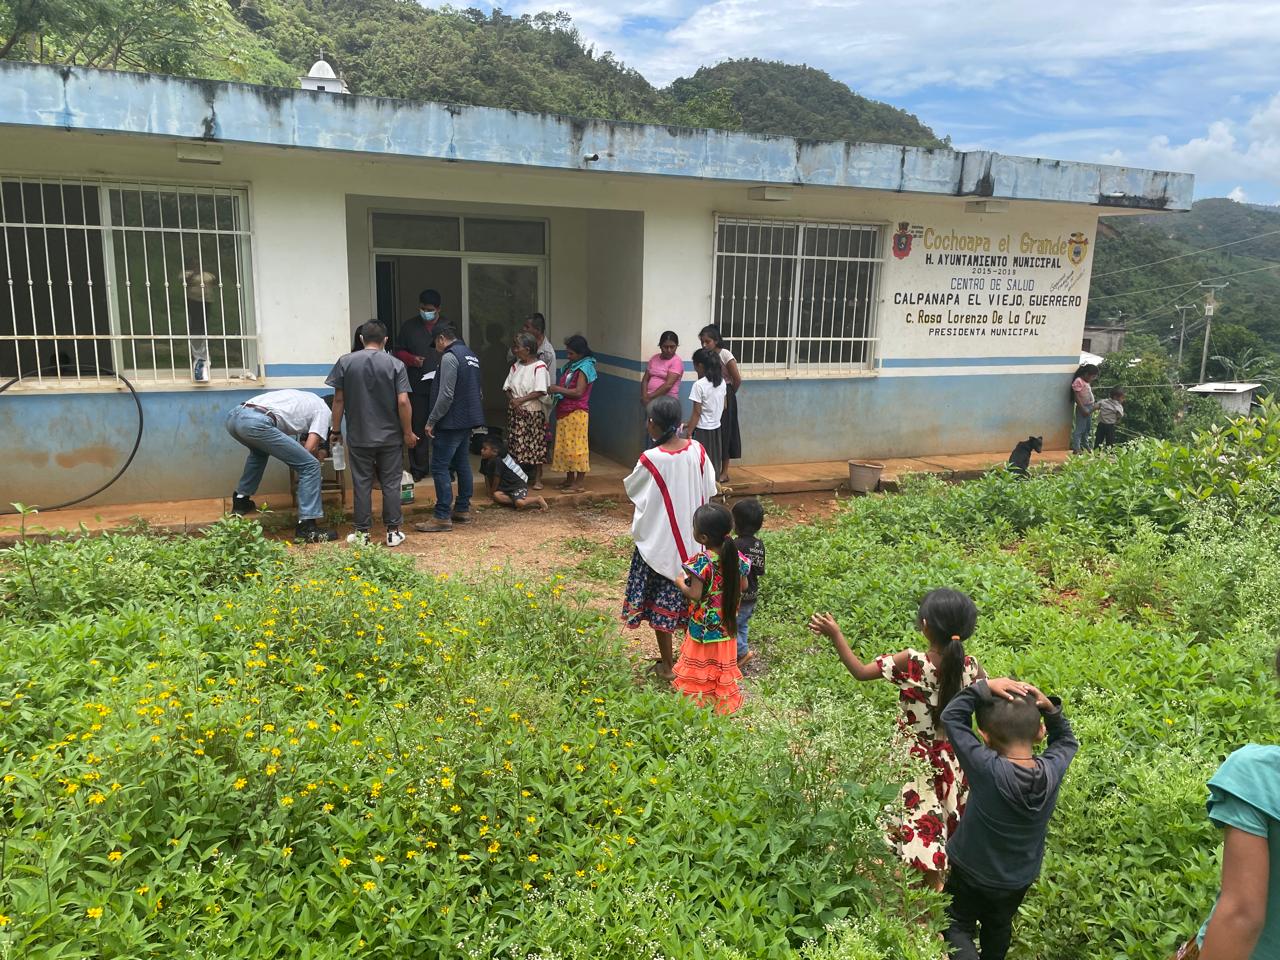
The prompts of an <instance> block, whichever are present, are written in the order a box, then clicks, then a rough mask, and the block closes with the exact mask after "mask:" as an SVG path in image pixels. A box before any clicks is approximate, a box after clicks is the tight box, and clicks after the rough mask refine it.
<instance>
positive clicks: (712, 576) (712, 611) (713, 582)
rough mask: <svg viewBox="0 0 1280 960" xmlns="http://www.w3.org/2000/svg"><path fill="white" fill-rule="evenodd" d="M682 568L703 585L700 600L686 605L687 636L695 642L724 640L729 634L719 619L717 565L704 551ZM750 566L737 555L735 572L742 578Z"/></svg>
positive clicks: (721, 592)
mask: <svg viewBox="0 0 1280 960" xmlns="http://www.w3.org/2000/svg"><path fill="white" fill-rule="evenodd" d="M684 568H685V570H687V571H688V572H689V573H690V574H691V575H692V576H695V577H697V578H698V579H699V580H701V581H702V584H703V586H702V599H701V600H699V601H698V602H697V603H691V604H689V636H690V637H692V638H693V639H694V640H697V641H698V642H699V643H719V642H720V641H721V640H727V639H728V638H729V635H728V634H727V633H726V632H725V629H724V625H723V624H722V623H721V620H720V611H721V610H722V609H723V607H722V604H723V596H724V577H723V576H721V575H720V564H719V563H718V562H716V561H715V560H713V559H712V558H711V557H710V556H709V555H708V554H706V553H705V552H704V553H700V554H698V555H697V556H696V557H694V558H693V559H692V560H690V561H689V562H688V563H686V564H685V565H684ZM750 569H751V561H749V560H748V559H747V558H746V557H744V556H743V555H742V554H738V575H739V576H742V577H745V576H746V575H747V573H748V571H749V570H750Z"/></svg>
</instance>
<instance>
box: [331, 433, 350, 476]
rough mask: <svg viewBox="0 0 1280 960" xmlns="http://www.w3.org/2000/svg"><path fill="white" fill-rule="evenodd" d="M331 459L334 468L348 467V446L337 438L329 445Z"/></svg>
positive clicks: (343, 468)
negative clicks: (344, 445)
mask: <svg viewBox="0 0 1280 960" xmlns="http://www.w3.org/2000/svg"><path fill="white" fill-rule="evenodd" d="M329 459H330V461H332V463H333V469H335V470H345V469H347V451H346V448H345V447H343V445H342V441H340V440H335V441H334V442H333V443H331V444H330V445H329Z"/></svg>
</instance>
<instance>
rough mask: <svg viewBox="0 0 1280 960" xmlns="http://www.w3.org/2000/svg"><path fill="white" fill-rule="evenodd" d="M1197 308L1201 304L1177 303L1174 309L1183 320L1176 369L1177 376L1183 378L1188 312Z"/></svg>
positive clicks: (1179, 335)
mask: <svg viewBox="0 0 1280 960" xmlns="http://www.w3.org/2000/svg"><path fill="white" fill-rule="evenodd" d="M1197 306H1199V304H1196V303H1177V304H1174V307H1173V309H1175V310H1177V311H1178V316H1179V317H1181V318H1182V331H1181V332H1180V333H1179V334H1178V366H1177V367H1175V368H1174V369H1176V370H1177V371H1178V374H1177V375H1178V376H1179V377H1181V376H1182V344H1183V343H1184V342H1185V341H1186V339H1187V311H1188V310H1194V309H1195V308H1196V307H1197Z"/></svg>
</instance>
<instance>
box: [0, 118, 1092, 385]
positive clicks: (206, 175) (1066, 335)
mask: <svg viewBox="0 0 1280 960" xmlns="http://www.w3.org/2000/svg"><path fill="white" fill-rule="evenodd" d="M5 146H6V150H5V157H4V161H3V164H4V169H5V171H6V172H10V173H21V172H26V173H29V174H31V175H39V176H49V175H55V176H56V175H58V174H63V175H65V176H67V177H69V178H70V177H79V176H86V175H88V176H95V175H96V176H101V177H103V178H106V179H110V178H115V177H120V178H123V179H138V178H144V179H145V178H156V179H161V180H170V181H176V182H181V183H193V184H205V183H216V184H228V185H244V186H248V188H249V191H250V202H251V211H252V222H253V230H254V264H255V270H254V282H255V298H256V311H255V313H256V317H257V323H258V330H259V334H260V338H261V350H260V357H261V360H262V362H263V364H264V365H265V366H267V367H268V368H270V367H272V366H274V365H277V364H289V365H296V364H321V363H328V362H331V360H332V358H333V356H335V355H336V353H338V352H341V351H342V350H343V349H346V347H347V344H348V343H349V342H350V340H349V337H350V330H351V329H352V325H353V321H354V320H356V319H364V318H367V317H368V316H371V315H372V312H371V311H372V310H373V307H374V303H373V291H372V285H371V269H370V258H369V238H368V232H367V226H366V222H365V217H366V214H367V209H368V207H369V206H388V205H391V206H399V205H401V204H402V205H403V206H404V208H405V209H418V210H423V211H429V210H436V211H441V212H451V211H452V212H469V211H470V212H484V213H487V214H496V215H501V214H503V213H509V214H518V215H521V216H546V217H547V218H548V219H549V221H550V226H551V229H550V238H551V248H550V265H551V273H550V276H549V277H548V294H549V297H550V303H549V307H550V309H549V310H548V311H547V312H548V319H549V320H550V322H551V325H552V333H553V334H554V335H555V337H556V339H557V340H559V339H560V338H561V337H562V336H564V335H565V334H566V333H569V332H575V331H578V330H581V331H582V332H584V333H586V334H587V335H588V337H589V338H592V337H594V338H595V342H593V346H596V345H598V346H599V347H600V349H602V350H604V351H606V352H608V353H611V354H616V355H619V356H627V357H632V358H636V359H639V358H644V357H647V356H648V355H649V353H651V352H652V349H651V348H652V346H653V344H655V343H656V341H657V337H658V334H659V333H660V332H661V331H662V330H664V329H668V328H670V329H674V330H676V332H677V333H679V334H680V338H681V344H682V354H684V355H687V354H688V353H689V352H691V350H690V345H692V344H693V343H694V342H695V340H694V337H695V334H696V332H697V330H698V329H699V328H700V327H702V326H703V325H704V324H706V323H708V322H710V319H711V295H712V279H713V264H714V261H713V256H712V249H713V231H714V223H715V215H716V214H717V213H720V214H727V215H738V216H754V217H777V218H802V219H805V218H808V219H834V220H851V221H857V222H871V223H882V224H884V225H885V256H886V259H885V263H884V266H883V270H882V275H881V284H880V290H881V295H882V298H883V300H882V303H881V306H880V310H879V322H878V334H879V336H880V338H881V345H880V349H879V356H880V358H881V359H882V360H885V361H891V360H894V359H903V358H905V359H913V358H927V357H931V356H935V357H953V356H954V357H982V356H994V355H1022V354H1025V353H1027V352H1032V353H1034V354H1040V355H1046V356H1049V355H1067V354H1070V353H1073V352H1075V351H1077V350H1078V348H1079V342H1080V336H1081V331H1082V329H1083V321H1084V307H1083V305H1081V306H1080V307H1079V308H1077V309H1070V310H1065V311H1055V312H1054V314H1053V317H1052V324H1051V329H1046V330H1045V331H1042V333H1041V335H1040V336H1038V337H1036V338H1034V339H1024V340H1021V341H1013V340H1004V341H1001V342H1000V343H999V344H997V343H996V341H995V340H992V339H987V340H985V341H983V342H981V343H978V342H975V341H973V340H969V339H965V338H954V339H953V338H945V339H943V338H937V339H929V338H926V337H924V336H923V335H922V333H921V331H919V330H917V329H913V328H912V326H911V325H910V324H908V323H907V315H908V314H909V313H910V312H911V311H910V310H908V309H906V308H905V307H898V306H895V305H894V304H893V303H892V302H891V298H892V295H893V293H894V291H895V290H907V291H918V290H932V289H938V290H945V289H946V283H945V281H946V280H947V279H948V278H949V277H950V276H951V275H952V274H953V273H955V274H959V273H965V271H962V270H961V271H950V272H948V271H945V270H938V269H934V268H929V269H926V268H925V267H924V255H925V253H926V251H925V250H924V249H923V244H922V242H921V239H920V238H919V237H917V238H915V240H914V246H913V250H912V253H911V255H910V257H908V258H907V259H905V260H895V259H894V258H893V257H892V256H889V253H888V248H889V242H890V236H891V234H892V233H893V232H894V230H895V229H896V227H895V226H894V225H895V224H897V223H899V222H909V223H911V224H913V225H918V226H932V227H934V228H935V229H937V230H941V231H944V232H945V231H949V230H954V231H956V232H959V233H963V234H986V235H989V236H990V237H991V238H992V239H993V242H996V241H997V240H998V238H999V237H1003V236H1011V237H1013V238H1014V242H1015V244H1016V242H1017V238H1018V237H1019V236H1020V234H1021V233H1023V232H1030V233H1032V234H1035V235H1036V236H1045V237H1048V236H1065V235H1067V234H1069V233H1073V232H1081V233H1083V234H1084V235H1085V237H1086V238H1087V239H1088V241H1089V242H1090V243H1089V246H1092V241H1093V237H1094V232H1095V229H1096V225H1097V211H1096V210H1095V209H1093V208H1090V207H1086V206H1082V205H1065V204H1032V203H1023V204H1012V205H1011V207H1012V209H1011V210H1010V212H1009V213H1005V214H983V215H974V214H968V213H965V203H964V201H963V200H962V199H961V198H938V197H924V196H908V195H896V194H886V193H872V192H859V191H853V190H835V189H831V188H805V189H795V190H794V191H792V199H790V200H787V201H784V202H766V201H754V200H751V199H750V198H749V196H748V189H749V185H747V184H742V185H732V184H730V185H726V184H720V183H708V182H701V181H689V180H677V179H674V178H670V179H668V178H659V177H626V176H608V175H594V174H591V173H589V172H588V173H571V172H561V171H531V170H523V169H512V168H506V167H489V166H484V165H479V164H470V165H466V164H447V163H440V162H433V161H399V160H385V159H378V160H367V159H363V158H360V157H357V156H351V155H344V154H337V153H326V154H321V153H308V152H305V151H281V150H273V149H266V148H252V147H240V146H237V145H227V146H226V147H225V148H224V159H223V162H222V163H221V164H219V165H205V164H190V163H180V162H178V161H177V159H176V150H175V144H174V143H172V142H151V141H147V142H142V141H132V142H130V141H129V140H126V139H125V138H109V137H94V136H86V135H84V134H64V133H50V132H47V131H25V130H17V131H6V144H5ZM51 147H55V148H54V149H51ZM348 197H350V198H351V202H350V203H348ZM482 204H483V205H484V206H483V207H481V206H479V205H482ZM592 209H595V210H600V211H606V212H604V213H595V214H590V215H589V214H588V213H587V211H589V210H592ZM349 211H351V212H352V214H353V215H351V216H348V212H349ZM621 211H633V212H635V213H638V214H640V215H642V218H643V219H642V222H640V225H639V226H638V228H637V227H636V226H635V225H636V223H637V222H638V221H636V220H632V219H630V218H627V217H624V216H623V215H622V214H621V213H620V212H621ZM624 225H625V226H624ZM637 252H638V255H637V256H636V257H635V259H632V256H633V254H637ZM637 261H640V262H642V264H643V269H642V271H641V276H642V278H643V279H642V297H641V301H642V302H641V304H640V324H639V329H638V330H637V329H636V328H635V327H634V326H633V325H632V322H631V318H632V317H634V315H635V314H634V307H633V305H632V304H631V303H630V300H631V297H629V296H627V297H622V296H621V291H612V290H609V289H608V288H609V287H610V286H612V285H613V283H614V281H615V280H616V281H623V280H625V279H626V277H625V272H624V273H622V274H606V276H607V277H608V279H600V280H596V281H594V282H593V281H592V279H591V278H592V275H593V274H594V273H595V272H596V271H598V270H600V269H606V270H607V269H611V267H610V265H611V264H614V265H616V264H626V263H631V264H634V263H636V262H637ZM1091 262H1092V250H1091V249H1090V250H1089V255H1088V257H1087V258H1086V259H1085V261H1084V264H1083V268H1082V269H1081V270H1078V271H1077V276H1075V277H1074V279H1072V280H1071V281H1070V282H1071V284H1072V286H1073V288H1074V289H1076V290H1080V291H1087V287H1088V267H1089V265H1090V264H1091ZM344 265H345V269H344ZM1068 272H1069V271H1066V270H1063V271H1057V272H1056V273H1052V274H1051V273H1049V272H1045V271H1040V272H1038V273H1036V274H1035V277H1036V281H1037V287H1038V289H1043V288H1044V287H1045V286H1047V285H1049V284H1051V283H1053V282H1054V281H1055V280H1057V279H1058V274H1065V273H1068ZM935 278H936V279H935ZM619 299H621V300H623V301H625V303H622V304H621V305H620V304H619V302H618V301H619ZM589 301H590V302H589ZM592 303H598V304H600V305H601V307H602V309H600V310H599V311H596V310H594V309H593V307H592V306H591V304H592ZM589 314H595V315H589ZM624 318H625V319H624ZM1061 366H1062V364H1061V363H1058V364H1057V365H1056V366H1055V367H1054V369H1060V368H1061ZM957 369H958V368H957ZM268 372H270V370H269V371H268ZM965 372H969V373H979V372H988V371H987V369H986V368H983V367H977V368H971V369H970V368H966V371H965ZM1026 372H1031V371H1030V370H1028V371H1026ZM884 373H885V374H890V373H891V371H890V370H888V369H886V370H885V371H884ZM635 376H638V373H636V374H635ZM800 376H803V374H801V375H800ZM271 379H272V382H273V383H275V381H276V380H277V379H278V378H275V377H272V378H271ZM289 379H293V378H289Z"/></svg>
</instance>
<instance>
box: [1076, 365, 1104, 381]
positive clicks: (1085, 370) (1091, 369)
mask: <svg viewBox="0 0 1280 960" xmlns="http://www.w3.org/2000/svg"><path fill="white" fill-rule="evenodd" d="M1097 372H1098V365H1097V364H1096V363H1082V364H1080V366H1078V367H1076V372H1075V373H1074V374H1073V375H1072V377H1071V379H1072V380H1074V379H1075V378H1076V377H1083V376H1084V375H1085V374H1089V373H1097Z"/></svg>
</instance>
